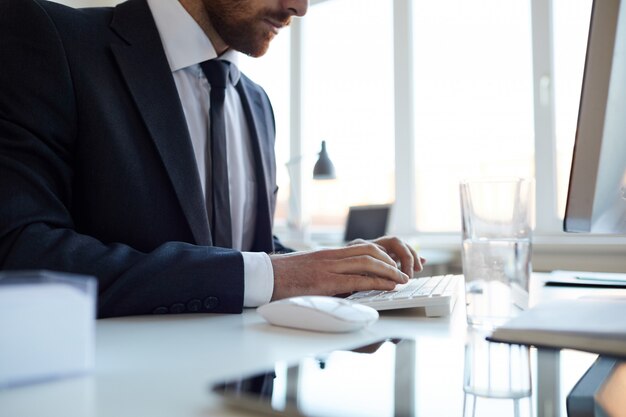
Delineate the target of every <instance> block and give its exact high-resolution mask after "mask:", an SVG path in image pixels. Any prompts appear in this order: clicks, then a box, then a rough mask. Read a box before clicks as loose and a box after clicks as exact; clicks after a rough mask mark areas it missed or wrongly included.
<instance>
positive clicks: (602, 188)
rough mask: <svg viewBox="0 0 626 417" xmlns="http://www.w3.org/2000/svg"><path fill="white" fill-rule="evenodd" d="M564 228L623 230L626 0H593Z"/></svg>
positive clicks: (625, 225)
mask: <svg viewBox="0 0 626 417" xmlns="http://www.w3.org/2000/svg"><path fill="white" fill-rule="evenodd" d="M564 230H565V231H566V232H587V233H602V234H626V0H624V1H622V0H595V1H594V3H593V9H592V13H591V24H590V28H589V39H588V43H587V56H586V62H585V73H584V77H583V85H582V94H581V99H580V107H579V112H578V127H577V130H576V142H575V145H574V156H573V159H572V170H571V173H570V182H569V189H568V197H567V207H566V210H565V220H564Z"/></svg>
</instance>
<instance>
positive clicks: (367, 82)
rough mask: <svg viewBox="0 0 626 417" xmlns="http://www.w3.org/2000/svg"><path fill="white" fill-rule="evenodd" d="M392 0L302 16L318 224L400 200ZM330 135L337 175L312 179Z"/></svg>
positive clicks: (306, 147) (345, 2) (340, 4)
mask: <svg viewBox="0 0 626 417" xmlns="http://www.w3.org/2000/svg"><path fill="white" fill-rule="evenodd" d="M392 6H393V2H392V0H333V1H328V2H322V3H319V4H316V5H315V6H313V7H311V8H310V9H309V13H308V15H307V16H306V17H305V18H304V19H303V49H302V51H303V63H302V65H303V83H302V106H303V107H302V112H303V124H302V141H303V142H302V149H303V153H304V155H305V156H306V158H303V160H302V163H303V173H304V174H303V178H304V180H305V182H306V184H303V189H304V190H305V193H304V195H305V199H306V201H305V202H304V206H305V207H308V215H309V216H310V222H311V225H312V226H314V227H328V226H331V227H332V226H335V227H338V226H342V225H343V224H344V221H345V216H346V214H347V208H348V207H349V206H350V205H357V204H374V203H386V202H390V201H393V199H394V181H395V174H394V120H393V118H394V113H393V28H392ZM322 140H325V141H326V142H327V146H328V152H329V155H330V158H331V160H332V161H333V163H334V165H335V168H336V171H337V179H336V180H330V181H313V180H312V178H311V172H312V169H313V164H314V163H315V160H316V158H315V157H316V154H317V152H319V149H320V142H321V141H322Z"/></svg>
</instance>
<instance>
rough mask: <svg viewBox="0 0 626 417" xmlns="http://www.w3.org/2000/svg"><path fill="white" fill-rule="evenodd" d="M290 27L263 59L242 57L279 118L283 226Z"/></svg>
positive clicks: (279, 219)
mask: <svg viewBox="0 0 626 417" xmlns="http://www.w3.org/2000/svg"><path fill="white" fill-rule="evenodd" d="M290 31H291V29H290V28H285V29H283V30H282V31H281V32H280V33H279V34H278V36H276V37H275V38H274V40H273V41H272V43H271V44H270V48H269V50H268V51H267V53H266V54H265V55H263V56H262V57H260V58H250V57H247V56H242V59H241V61H240V66H241V70H242V71H243V72H244V73H245V74H246V75H247V76H248V77H249V78H250V79H252V80H253V81H254V82H256V83H257V84H259V85H261V87H263V89H265V92H266V93H267V95H268V96H269V98H270V100H271V102H272V107H273V108H274V117H275V119H276V145H275V149H276V165H277V166H276V180H277V183H278V188H279V190H278V196H277V202H276V216H275V218H274V222H275V224H276V225H278V226H280V225H284V224H285V222H286V219H287V201H288V199H289V174H288V172H287V167H286V165H285V164H286V163H287V161H288V160H289V128H290V114H291V113H290V103H289V80H290V73H289V61H290V59H291V54H290V45H291V42H290V35H291V33H290Z"/></svg>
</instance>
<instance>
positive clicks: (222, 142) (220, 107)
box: [200, 59, 233, 248]
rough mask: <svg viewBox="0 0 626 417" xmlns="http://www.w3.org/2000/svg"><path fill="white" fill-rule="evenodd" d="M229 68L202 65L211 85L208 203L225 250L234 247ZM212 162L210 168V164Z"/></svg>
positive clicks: (214, 61) (217, 64)
mask: <svg viewBox="0 0 626 417" xmlns="http://www.w3.org/2000/svg"><path fill="white" fill-rule="evenodd" d="M229 66H230V64H229V63H228V62H226V61H222V60H219V59H212V60H210V61H205V62H203V63H201V64H200V67H201V68H202V71H204V74H205V75H206V77H207V80H208V81H209V84H211V115H210V117H211V137H210V144H207V158H206V160H207V168H206V178H207V182H206V196H207V198H206V202H207V213H208V216H209V224H210V225H211V234H212V236H213V244H214V245H215V246H221V247H224V248H231V247H232V246H233V236H232V226H231V219H230V193H229V190H228V160H227V154H226V120H225V118H224V99H225V97H226V83H227V82H228V71H229ZM209 161H210V164H209Z"/></svg>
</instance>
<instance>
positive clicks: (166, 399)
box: [0, 277, 623, 417]
mask: <svg viewBox="0 0 626 417" xmlns="http://www.w3.org/2000/svg"><path fill="white" fill-rule="evenodd" d="M535 278H536V277H535ZM534 287H535V288H538V287H539V286H538V285H537V283H536V282H535V283H534ZM535 291H536V290H535ZM594 291H595V290H594ZM598 292H602V293H611V294H614V293H616V292H617V290H598ZM536 294H539V292H537V293H536ZM540 294H541V297H558V298H570V297H575V296H577V295H579V294H580V292H579V290H573V289H570V288H558V289H555V288H546V289H541V290H540ZM622 294H623V293H622ZM464 314H465V311H464V306H463V300H460V302H458V303H457V305H456V308H455V310H454V312H453V315H452V316H451V317H449V318H443V319H441V318H440V319H432V318H426V317H424V316H423V313H421V312H419V311H416V310H405V311H401V312H388V313H384V314H383V315H382V316H381V320H379V322H377V323H376V324H375V325H373V326H372V327H370V328H369V329H367V330H363V331H361V332H358V333H350V334H340V335H334V334H322V333H313V332H305V331H299V330H290V329H282V328H277V327H272V326H270V325H268V324H266V323H265V322H264V321H263V319H261V318H260V317H259V316H258V315H257V314H256V313H255V312H254V310H249V311H246V312H244V314H242V315H181V316H169V317H168V316H165V317H164V316H159V317H133V318H122V319H107V320H100V321H98V323H97V341H96V346H97V351H96V369H95V371H94V372H93V373H92V374H91V375H89V376H84V377H76V378H70V379H64V380H59V381H54V382H49V383H42V384H38V385H33V386H27V387H21V388H13V389H8V390H4V391H0V416H2V417H9V416H10V417H22V416H24V417H37V416H46V417H49V416H59V417H60V416H63V417H74V416H77V417H78V416H81V417H89V416H94V417H95V416H97V417H109V416H110V417H123V416H133V417H141V416H150V417H160V416H164V417H172V416H176V417H185V416H189V417H192V416H193V417H199V416H237V415H246V416H247V415H252V414H249V413H246V412H243V411H240V410H235V409H229V408H226V407H225V406H223V405H222V403H221V401H220V400H219V398H218V397H217V396H215V395H213V394H211V393H209V387H210V384H211V383H212V382H217V381H219V380H221V379H223V378H230V377H236V376H239V375H243V374H248V373H250V372H255V371H263V370H266V369H267V368H268V367H271V366H272V365H273V363H274V362H275V361H279V360H287V361H294V360H296V359H298V358H301V357H302V356H305V355H311V354H316V353H321V352H324V351H328V350H331V349H333V348H346V347H354V346H357V345H360V344H365V343H368V342H373V341H375V340H378V339H380V338H385V337H389V336H395V337H410V338H414V339H415V340H416V350H417V360H416V366H417V369H418V370H419V372H418V373H417V376H416V380H415V383H416V387H417V389H416V391H417V398H416V403H417V405H416V411H417V413H416V415H417V416H427V417H429V416H461V415H462V412H463V396H464V395H463V389H462V387H463V369H464V341H465V334H466V325H465V316H464ZM563 356H564V357H565V360H566V361H567V363H568V365H567V366H561V373H562V381H563V384H562V386H561V397H562V401H563V399H564V396H565V395H566V394H567V392H568V391H569V389H570V388H571V386H572V385H573V383H574V382H575V381H576V380H577V379H578V378H579V377H580V376H581V375H582V373H583V372H584V371H585V369H586V367H588V366H589V365H590V364H591V363H592V361H593V359H594V358H595V355H591V354H585V353H578V352H568V353H566V354H564V355H563ZM533 377H534V375H533ZM533 388H534V390H533V395H535V394H534V392H536V387H533ZM561 411H562V413H561V415H565V410H564V407H562V410H561ZM511 415H512V414H511ZM534 415H535V416H537V415H538V414H537V413H536V412H535V414H534ZM540 415H547V414H540Z"/></svg>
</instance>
